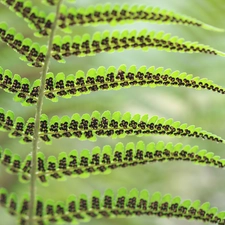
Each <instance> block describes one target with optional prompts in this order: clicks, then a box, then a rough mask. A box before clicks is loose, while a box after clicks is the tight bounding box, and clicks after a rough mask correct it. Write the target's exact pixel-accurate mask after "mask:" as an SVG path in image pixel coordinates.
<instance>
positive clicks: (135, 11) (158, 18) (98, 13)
mask: <svg viewBox="0 0 225 225" xmlns="http://www.w3.org/2000/svg"><path fill="white" fill-rule="evenodd" d="M60 13H61V14H60V18H59V21H60V24H59V27H61V28H63V29H64V28H66V30H68V28H69V26H72V25H92V24H93V25H99V24H102V23H103V24H105V23H107V24H111V25H118V24H121V23H122V24H124V23H133V22H135V21H140V20H141V21H146V22H152V23H163V24H183V25H191V26H197V27H201V28H203V29H206V30H212V31H218V32H221V31H223V29H219V28H216V27H213V26H211V25H208V24H205V23H203V22H201V21H199V20H197V19H194V18H191V17H188V16H185V15H181V14H178V13H174V12H172V11H167V10H165V9H160V8H158V7H157V8H155V7H149V6H144V5H133V6H131V5H128V4H125V5H112V4H110V3H108V4H105V5H97V6H89V7H88V8H75V7H71V8H68V7H67V6H65V5H63V6H62V7H61V9H60Z"/></svg>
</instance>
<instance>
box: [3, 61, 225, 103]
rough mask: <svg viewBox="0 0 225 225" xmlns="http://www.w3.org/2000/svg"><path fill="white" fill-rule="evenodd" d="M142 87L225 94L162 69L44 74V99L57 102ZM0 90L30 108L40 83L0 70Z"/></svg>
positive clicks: (207, 83)
mask: <svg viewBox="0 0 225 225" xmlns="http://www.w3.org/2000/svg"><path fill="white" fill-rule="evenodd" d="M133 86H142V87H150V88H155V87H158V86H173V87H182V86H184V87H188V88H194V89H197V90H202V89H206V90H211V91H214V92H217V93H221V94H225V88H223V87H221V86H219V85H217V84H215V83H213V82H212V81H211V80H208V79H207V78H200V77H193V75H192V74H187V73H184V72H180V71H172V70H171V69H164V68H162V67H159V68H155V67H154V66H152V67H149V68H147V67H146V66H141V67H140V68H136V66H131V67H130V68H127V67H126V65H121V66H120V67H119V68H115V67H113V66H111V67H109V68H105V67H103V66H101V67H99V68H98V69H90V70H89V71H88V72H87V74H85V73H84V72H83V71H78V72H77V73H76V74H75V75H73V74H70V75H68V76H65V75H64V73H58V74H57V75H56V76H55V75H54V74H53V73H48V74H47V79H46V82H45V91H44V94H45V97H46V98H47V99H50V100H52V101H57V100H58V97H63V98H70V97H72V96H79V95H82V94H89V93H91V92H94V91H100V90H103V91H105V90H119V89H121V88H130V87H133ZM0 89H3V90H4V91H6V92H9V93H13V94H15V97H14V100H15V101H18V102H21V103H22V104H23V105H26V106H29V105H32V104H36V103H37V99H38V95H39V89H40V80H39V79H38V80H36V81H34V83H33V84H32V85H31V84H30V82H29V80H28V79H27V78H21V77H20V76H19V75H18V74H15V75H13V74H12V72H11V71H10V70H8V69H7V70H5V71H4V70H3V68H2V67H0Z"/></svg>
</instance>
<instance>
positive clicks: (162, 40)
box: [52, 30, 225, 62]
mask: <svg viewBox="0 0 225 225" xmlns="http://www.w3.org/2000/svg"><path fill="white" fill-rule="evenodd" d="M131 48H134V49H140V48H141V49H143V50H148V49H149V48H156V49H158V50H165V51H169V52H171V51H172V52H186V53H200V52H202V53H206V54H213V55H220V56H223V57H224V56H225V53H223V52H220V51H218V50H215V49H213V48H211V47H209V46H207V45H203V44H199V43H197V42H190V41H184V39H182V38H179V37H177V36H174V37H171V35H170V34H168V33H167V34H165V33H164V32H157V33H156V32H155V31H151V32H148V31H147V30H142V31H141V32H139V33H138V34H137V31H136V30H133V31H128V30H125V31H122V32H119V31H113V32H111V31H105V32H103V33H101V32H96V33H95V34H94V35H93V36H92V37H91V36H90V35H89V34H84V35H83V36H75V37H73V38H71V36H64V37H61V36H59V35H56V36H55V37H54V41H53V49H52V56H53V58H55V59H56V60H57V61H59V62H64V59H63V57H68V56H71V55H75V56H88V55H95V54H97V53H100V52H110V53H111V52H114V51H118V50H119V51H122V50H125V49H131Z"/></svg>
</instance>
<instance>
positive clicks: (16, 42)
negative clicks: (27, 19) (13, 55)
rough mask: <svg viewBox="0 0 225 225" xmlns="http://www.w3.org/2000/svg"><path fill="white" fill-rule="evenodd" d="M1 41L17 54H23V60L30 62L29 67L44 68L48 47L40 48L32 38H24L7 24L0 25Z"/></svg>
mask: <svg viewBox="0 0 225 225" xmlns="http://www.w3.org/2000/svg"><path fill="white" fill-rule="evenodd" d="M0 39H1V40H2V41H3V42H5V43H6V44H7V45H8V46H10V47H11V48H13V49H14V50H15V51H16V52H18V53H19V54H21V55H22V56H21V57H20V59H21V60H23V61H26V62H30V63H29V64H28V65H31V66H35V67H42V66H43V63H44V60H45V56H46V52H47V46H46V45H43V46H40V45H39V44H38V43H33V41H32V40H31V39H30V38H24V36H23V35H22V34H21V33H16V30H15V29H14V28H8V26H7V24H6V23H4V22H2V23H0Z"/></svg>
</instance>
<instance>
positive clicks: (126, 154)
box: [0, 0, 225, 224]
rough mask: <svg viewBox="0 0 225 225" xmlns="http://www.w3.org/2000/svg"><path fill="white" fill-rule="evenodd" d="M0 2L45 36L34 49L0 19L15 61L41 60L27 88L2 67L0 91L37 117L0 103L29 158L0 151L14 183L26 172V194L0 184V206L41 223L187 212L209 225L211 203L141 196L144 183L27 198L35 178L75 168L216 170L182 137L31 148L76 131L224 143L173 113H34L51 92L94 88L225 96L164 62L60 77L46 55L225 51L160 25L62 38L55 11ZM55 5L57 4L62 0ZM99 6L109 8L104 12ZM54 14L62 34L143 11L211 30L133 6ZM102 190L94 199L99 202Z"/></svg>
mask: <svg viewBox="0 0 225 225" xmlns="http://www.w3.org/2000/svg"><path fill="white" fill-rule="evenodd" d="M1 2H2V3H4V4H6V5H7V6H10V5H11V6H10V8H11V9H12V10H13V11H14V12H17V14H18V15H20V16H22V17H24V18H25V19H26V21H27V22H28V24H29V26H30V27H31V28H32V29H34V30H35V31H36V35H38V36H41V35H44V36H49V44H48V46H45V45H43V46H40V44H37V43H33V42H32V41H31V40H30V39H24V37H23V36H22V35H21V34H18V33H17V32H16V31H15V30H14V29H12V28H7V25H6V24H5V23H1V25H0V35H1V39H2V40H3V41H4V42H6V43H7V44H8V45H9V46H11V47H12V48H13V49H14V50H16V51H17V52H19V53H20V54H21V55H22V56H21V59H22V60H24V61H28V62H29V65H31V66H35V67H43V73H42V78H41V79H38V80H36V81H34V83H33V84H32V85H31V84H30V82H29V80H28V79H27V78H21V77H20V76H19V75H12V72H11V71H10V70H3V69H2V72H1V75H0V82H1V83H0V84H1V85H0V86H1V88H2V89H3V90H4V91H7V92H12V93H14V94H15V98H14V99H15V100H16V101H19V102H21V103H22V104H23V105H24V106H26V105H27V106H29V105H35V104H37V114H36V120H35V118H34V117H32V118H29V119H28V120H26V121H25V120H24V119H23V118H22V117H17V118H16V119H14V114H13V112H11V111H8V112H6V111H5V110H4V109H1V111H0V121H1V123H0V127H1V130H3V131H8V132H10V137H20V138H21V142H22V143H29V142H33V154H32V155H33V157H32V156H31V155H28V156H27V157H26V158H25V159H24V160H21V159H20V156H19V155H16V154H13V153H12V152H11V151H10V150H8V149H6V150H1V162H2V164H4V165H5V166H6V167H7V168H8V170H9V171H11V172H13V173H16V174H17V173H18V175H19V178H20V181H22V182H26V181H29V180H30V179H31V187H32V188H31V194H30V196H31V197H28V195H25V196H24V197H23V198H22V199H21V200H20V201H17V199H16V195H15V194H14V193H12V194H8V193H7V191H6V189H1V195H0V202H1V204H2V205H3V206H4V207H6V208H7V209H8V210H9V212H10V213H11V214H13V215H16V216H17V217H18V221H19V224H26V223H27V221H28V215H29V216H30V218H32V217H33V216H31V215H32V214H33V213H35V218H34V221H36V222H37V223H38V224H47V223H48V221H51V222H60V221H64V222H65V221H68V222H72V221H75V220H81V221H88V220H89V219H90V218H92V217H94V218H95V217H111V216H115V217H116V216H118V217H119V216H129V215H142V214H147V215H152V214H154V215H158V216H168V217H170V216H175V217H182V218H187V219H190V218H194V219H200V220H202V221H211V222H214V223H218V224H224V223H225V222H224V212H220V213H218V214H217V209H216V208H209V203H205V204H203V205H200V202H199V201H195V202H191V201H184V202H181V200H180V197H176V198H172V197H171V195H165V196H164V197H161V194H160V193H155V194H153V195H151V198H150V199H149V193H148V192H147V191H146V190H143V191H142V192H140V194H139V193H138V191H137V190H135V189H134V190H132V191H131V192H130V193H127V191H126V190H125V189H123V188H122V189H120V190H119V191H118V194H117V197H115V199H114V198H113V192H112V191H111V190H107V191H106V192H105V193H104V195H103V194H100V191H98V190H96V191H94V193H93V195H92V196H91V202H89V203H87V197H86V196H85V195H81V196H80V197H79V198H78V199H77V200H76V199H75V197H74V196H71V197H69V198H68V200H67V203H66V204H63V203H62V202H59V203H53V202H52V201H44V200H41V198H40V197H36V199H35V195H34V194H35V190H34V188H35V186H36V184H35V180H36V178H38V179H39V180H40V181H41V183H42V184H46V183H47V182H48V178H49V177H52V178H55V179H58V180H60V179H63V178H64V177H65V176H77V175H79V176H81V177H82V176H83V177H86V176H88V175H90V174H98V173H108V172H110V170H112V169H116V168H119V167H128V166H135V165H138V164H146V163H147V162H154V161H165V160H189V161H193V162H199V163H200V164H202V165H207V164H210V165H212V166H216V167H224V164H225V161H224V160H223V159H220V158H219V157H218V156H214V155H213V153H211V152H207V151H206V150H202V151H198V148H196V146H195V147H190V146H184V145H182V144H181V143H178V144H176V145H173V144H172V143H168V144H166V143H164V142H163V141H160V142H158V143H156V144H155V143H153V142H151V143H150V144H149V145H146V147H145V143H144V142H142V141H141V142H138V143H137V144H135V143H133V142H131V143H129V144H127V145H126V146H124V144H122V143H119V144H118V145H116V147H115V149H114V148H112V147H111V146H105V147H103V149H102V150H101V148H100V147H95V148H94V149H93V151H92V152H91V153H90V152H89V151H87V150H84V151H82V152H81V153H80V154H78V152H77V151H72V152H71V153H69V154H66V153H64V152H62V153H60V154H59V157H58V159H56V157H55V156H50V157H48V159H47V160H46V159H45V157H44V156H45V153H42V152H37V143H38V136H39V137H40V139H41V140H43V141H44V142H45V143H47V144H50V143H51V141H52V139H53V138H57V139H60V138H63V137H67V138H71V137H77V138H79V139H81V140H85V139H88V140H93V141H95V140H96V138H97V137H98V136H109V137H113V138H118V137H119V138H122V137H125V136H126V135H137V136H143V135H147V136H149V135H151V134H159V135H160V134H161V135H164V134H167V135H169V136H174V135H175V136H190V137H197V138H204V139H209V140H212V141H216V142H222V143H223V142H224V140H223V139H222V138H220V137H219V136H217V135H214V134H212V133H210V132H207V131H204V130H202V129H201V128H198V127H197V128H196V127H195V126H194V125H190V126H189V125H187V124H180V122H174V121H173V120H172V119H168V120H167V119H165V118H158V116H154V117H151V118H149V117H148V115H143V116H141V115H139V114H135V115H131V114H130V113H129V112H128V113H125V114H121V113H119V112H116V113H113V114H112V115H111V112H110V111H106V112H104V113H103V114H101V113H99V112H97V111H95V112H93V114H92V115H88V114H84V115H82V116H80V115H79V114H74V115H73V116H72V117H68V116H63V117H62V118H61V119H60V118H59V117H57V116H54V117H52V118H51V119H50V120H49V119H48V116H47V115H45V114H42V115H41V108H42V98H43V97H44V96H45V97H46V98H47V99H50V100H52V101H57V98H58V97H64V98H69V97H72V96H78V95H82V94H88V93H91V92H93V91H98V90H110V89H111V90H118V89H120V88H123V87H131V86H149V87H156V86H163V85H164V86H169V85H171V86H186V87H191V88H197V89H208V90H212V91H215V92H218V93H222V94H224V93H225V90H224V88H222V87H221V86H219V85H216V84H214V83H213V82H212V81H210V80H208V79H206V78H202V79H201V78H199V77H196V78H193V76H192V75H188V74H186V73H180V72H178V71H175V72H172V71H171V70H169V69H167V70H164V69H163V68H158V69H155V68H154V67H150V68H149V69H148V68H146V67H145V66H143V67H141V68H138V69H137V68H136V67H135V66H132V67H130V68H128V69H127V68H126V66H125V65H122V66H120V67H119V68H115V67H110V68H108V69H106V68H105V67H100V68H98V69H91V70H89V71H88V72H87V74H86V75H85V74H84V72H82V71H78V72H77V73H76V75H68V76H65V75H64V73H62V72H61V73H58V74H57V75H54V74H53V73H47V70H48V62H49V58H50V54H51V56H52V57H53V58H54V59H56V60H57V61H59V62H64V59H63V58H64V57H67V56H70V55H76V56H87V55H94V54H97V53H99V52H102V51H106V52H113V51H114V50H123V49H127V48H131V47H133V48H142V49H144V50H146V49H148V48H150V47H154V48H157V49H159V50H167V51H178V52H190V53H193V52H202V53H206V54H208V53H209V54H215V55H220V56H224V53H222V52H220V51H217V50H215V49H213V48H211V47H208V46H205V45H201V44H198V43H191V42H184V40H183V39H179V38H177V37H174V38H173V37H171V36H170V35H168V34H164V33H162V32H159V33H155V32H151V33H148V32H147V31H146V30H144V31H142V32H140V33H138V34H136V32H135V31H131V32H128V31H123V32H121V33H120V32H112V33H111V32H104V33H103V34H101V33H96V34H94V35H93V37H92V38H90V36H89V35H84V36H82V38H81V37H80V36H75V37H74V38H73V37H71V36H70V35H67V36H64V37H63V38H61V36H54V31H55V29H54V27H55V26H54V22H55V25H56V22H57V21H56V20H55V18H57V17H56V16H55V15H57V12H56V13H53V14H49V15H48V16H46V15H45V14H44V13H43V12H39V10H38V8H35V7H32V3H31V1H20V0H18V1H13V0H12V1H6V0H2V1H1ZM56 2H57V1H56ZM52 4H54V2H52ZM57 4H58V6H57V7H58V8H59V5H60V4H61V1H59V2H58V3H57ZM30 9H31V10H30ZM56 11H57V10H56ZM107 11H110V12H111V14H110V13H107ZM136 12H138V13H136ZM135 13H136V14H135ZM59 14H60V17H59V21H58V22H57V23H58V24H57V25H58V26H59V27H61V28H62V29H63V30H64V31H66V32H69V25H71V26H72V25H74V24H81V25H83V24H92V23H96V24H99V23H100V22H103V21H105V22H110V23H112V24H113V23H115V24H117V23H119V22H120V21H121V22H125V21H127V20H128V21H129V22H132V21H133V20H134V19H142V20H144V19H145V18H146V17H147V18H148V19H150V20H153V21H155V22H157V21H158V22H166V23H170V22H171V23H183V24H189V25H193V26H197V27H201V28H205V29H211V30H215V31H220V30H219V29H217V28H214V27H211V26H209V25H207V24H204V23H202V22H200V21H198V20H195V19H192V18H188V17H184V16H180V15H174V14H172V13H168V12H166V11H158V9H151V8H148V9H147V8H145V7H136V6H135V7H130V6H121V7H119V6H115V7H114V6H110V5H107V6H105V7H100V6H97V7H96V8H89V9H88V10H87V11H85V10H83V9H80V10H78V12H76V11H75V8H74V7H73V8H72V9H71V10H69V11H68V12H67V9H66V6H61V8H60V13H59ZM66 15H67V16H66ZM130 19H132V21H131V20H130ZM116 21H117V22H116ZM51 31H52V32H51ZM53 37H54V38H53ZM52 41H53V43H52ZM52 44H53V46H52ZM45 76H46V77H45ZM40 87H42V88H40ZM39 123H40V129H39ZM35 126H36V128H35ZM36 152H37V153H36ZM36 163H37V164H38V165H36ZM31 164H32V165H33V166H32V167H31ZM101 195H102V197H101V198H102V200H99V199H100V196H101ZM29 198H31V203H30V204H31V207H30V208H31V209H34V208H35V209H36V210H33V211H32V210H30V212H29V213H28V209H29V207H28V204H29ZM34 221H32V219H31V220H30V221H29V224H33V223H34Z"/></svg>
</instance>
